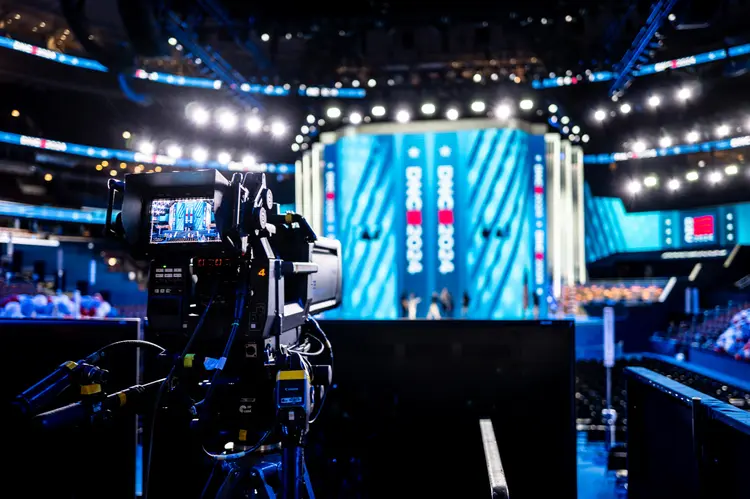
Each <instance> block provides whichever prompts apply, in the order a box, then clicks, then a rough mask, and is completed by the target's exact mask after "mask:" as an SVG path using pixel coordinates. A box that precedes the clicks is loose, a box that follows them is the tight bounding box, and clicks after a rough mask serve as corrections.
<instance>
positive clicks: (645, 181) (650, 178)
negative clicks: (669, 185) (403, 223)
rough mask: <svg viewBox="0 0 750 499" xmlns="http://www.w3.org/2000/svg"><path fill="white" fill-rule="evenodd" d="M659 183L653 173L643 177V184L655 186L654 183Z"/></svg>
mask: <svg viewBox="0 0 750 499" xmlns="http://www.w3.org/2000/svg"><path fill="white" fill-rule="evenodd" d="M658 183H659V179H658V178H656V176H655V175H649V176H648V177H646V178H644V179H643V185H645V186H646V187H656V184H658Z"/></svg>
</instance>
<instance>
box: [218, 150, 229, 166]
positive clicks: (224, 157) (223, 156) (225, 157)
mask: <svg viewBox="0 0 750 499" xmlns="http://www.w3.org/2000/svg"><path fill="white" fill-rule="evenodd" d="M216 160H217V161H218V162H219V163H221V164H222V165H227V164H229V163H230V162H231V161H232V155H231V154H229V153H228V152H226V151H221V152H220V153H219V154H218V155H216Z"/></svg>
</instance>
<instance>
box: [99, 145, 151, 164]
mask: <svg viewBox="0 0 750 499" xmlns="http://www.w3.org/2000/svg"><path fill="white" fill-rule="evenodd" d="M155 150H156V148H155V147H154V144H152V143H151V142H147V141H145V140H144V141H142V142H141V143H140V144H138V151H139V152H140V153H141V154H148V155H151V154H154V151H155ZM102 164H103V165H104V166H107V165H105V164H104V161H102Z"/></svg>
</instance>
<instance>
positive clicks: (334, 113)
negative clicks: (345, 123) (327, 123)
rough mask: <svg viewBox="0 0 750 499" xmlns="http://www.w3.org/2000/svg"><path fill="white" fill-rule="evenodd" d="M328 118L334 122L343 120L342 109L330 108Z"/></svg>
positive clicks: (327, 113) (327, 112)
mask: <svg viewBox="0 0 750 499" xmlns="http://www.w3.org/2000/svg"><path fill="white" fill-rule="evenodd" d="M326 116H328V117H329V118H330V119H333V120H335V119H338V118H341V109H339V108H337V107H329V108H328V109H327V110H326Z"/></svg>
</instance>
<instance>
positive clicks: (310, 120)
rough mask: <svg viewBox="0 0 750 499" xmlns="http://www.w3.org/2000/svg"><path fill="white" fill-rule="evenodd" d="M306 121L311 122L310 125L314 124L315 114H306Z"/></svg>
mask: <svg viewBox="0 0 750 499" xmlns="http://www.w3.org/2000/svg"><path fill="white" fill-rule="evenodd" d="M307 122H308V123H309V124H311V125H312V124H314V123H315V116H313V115H312V114H308V115H307Z"/></svg>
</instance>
